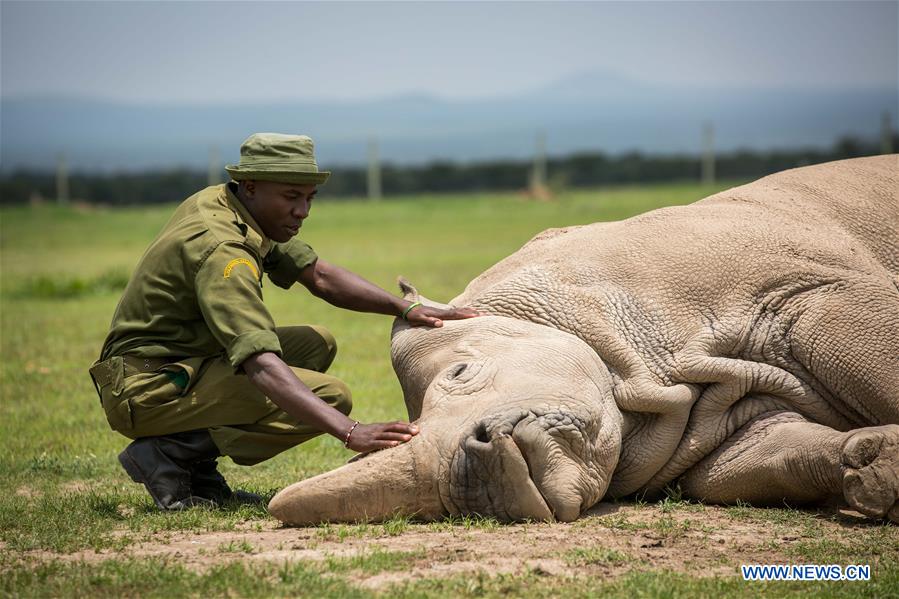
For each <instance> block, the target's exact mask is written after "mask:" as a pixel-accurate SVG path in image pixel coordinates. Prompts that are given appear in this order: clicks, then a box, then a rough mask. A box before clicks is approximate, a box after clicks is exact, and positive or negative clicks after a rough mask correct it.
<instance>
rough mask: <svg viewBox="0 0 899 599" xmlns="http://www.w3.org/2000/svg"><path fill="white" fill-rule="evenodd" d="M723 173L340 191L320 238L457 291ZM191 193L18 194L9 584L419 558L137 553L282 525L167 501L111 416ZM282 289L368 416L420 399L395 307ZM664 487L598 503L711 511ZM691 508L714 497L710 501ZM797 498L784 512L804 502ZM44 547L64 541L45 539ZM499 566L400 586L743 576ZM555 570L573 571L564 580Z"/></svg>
mask: <svg viewBox="0 0 899 599" xmlns="http://www.w3.org/2000/svg"><path fill="white" fill-rule="evenodd" d="M712 191H715V190H709V189H703V188H701V187H699V186H696V185H691V184H681V185H663V186H652V187H619V188H609V189H599V190H587V191H577V192H565V193H561V194H559V196H558V198H557V199H556V200H555V201H554V202H550V203H537V202H531V201H527V200H525V199H523V198H522V197H519V196H518V195H515V194H506V195H490V196H487V195H471V196H459V197H455V196H424V197H418V198H414V199H404V200H392V201H391V200H385V201H382V202H380V203H379V204H377V205H375V204H369V203H365V202H361V201H350V202H340V203H337V202H329V201H327V200H322V201H320V202H318V203H317V205H316V207H315V210H314V212H313V215H312V218H311V219H310V220H309V221H308V223H307V225H306V226H304V229H303V237H304V239H306V240H307V241H308V242H309V243H310V244H311V245H312V246H313V247H315V248H316V250H317V251H318V253H319V254H320V255H321V256H323V257H325V258H326V259H328V260H331V261H333V262H335V263H337V264H341V265H343V266H346V267H348V268H350V269H351V270H354V271H356V272H358V273H360V274H362V275H363V276H365V277H366V278H368V279H370V280H372V281H373V282H375V283H376V284H378V285H380V286H382V287H384V288H386V289H388V290H391V291H394V290H395V289H396V283H395V280H396V276H397V275H400V274H402V275H404V276H406V277H407V278H408V279H409V280H410V281H412V282H413V283H414V284H415V285H416V286H417V287H418V289H419V290H420V291H421V292H422V293H423V294H425V295H427V296H429V297H431V298H432V299H435V300H439V301H449V300H450V299H451V298H452V297H454V296H455V295H457V294H458V293H460V292H461V291H462V289H463V288H464V287H465V285H466V284H467V283H468V281H470V280H471V279H472V278H474V277H475V276H477V275H478V274H479V273H480V272H482V271H483V270H484V269H486V268H487V267H489V266H491V265H492V264H494V263H495V262H496V261H498V260H499V259H501V258H503V257H504V256H506V255H508V254H510V253H512V252H514V251H515V250H516V249H517V248H518V247H520V246H521V245H522V244H523V243H524V242H526V241H527V240H528V239H530V238H531V237H532V236H533V235H535V234H536V233H538V232H539V231H541V230H543V229H546V228H549V227H556V226H564V225H573V224H580V223H588V222H593V221H597V220H615V219H620V218H625V217H627V216H630V215H633V214H637V213H641V212H644V211H646V210H650V209H653V208H657V207H660V206H665V205H672V204H684V203H688V202H691V201H694V200H697V199H699V198H701V197H703V196H705V195H708V194H709V193H711V192H712ZM173 208H174V206H171V205H170V206H156V207H147V208H129V209H120V210H108V209H102V208H94V209H89V208H79V207H58V206H39V207H33V208H32V207H16V208H3V209H2V210H0V308H2V309H0V333H2V334H0V355H2V360H0V391H2V401H0V489H2V490H3V492H2V493H0V543H2V544H0V569H2V576H0V594H2V595H4V596H7V595H14V596H22V597H28V596H84V595H87V596H122V595H127V596H137V595H144V596H162V595H176V596H179V595H202V594H211V595H215V596H218V595H234V596H246V595H252V596H271V595H278V596H283V595H290V594H301V595H322V596H325V597H327V596H349V597H352V596H364V595H367V594H368V592H366V591H362V590H359V589H358V588H357V587H356V586H354V585H353V584H352V583H351V582H350V579H351V578H352V576H351V573H352V572H374V571H381V570H393V569H403V568H406V567H407V565H408V564H409V563H410V562H414V561H415V560H416V559H419V557H420V554H419V553H417V552H392V553H391V552H385V551H381V552H379V551H380V550H378V551H375V550H373V551H371V552H366V553H365V554H363V555H362V556H361V557H359V556H357V557H353V558H333V559H329V560H327V561H326V563H324V564H310V563H305V562H296V563H291V564H271V563H267V562H266V563H255V562H253V563H249V562H244V561H243V558H245V557H247V556H249V555H251V554H253V552H254V551H255V545H254V544H253V543H252V540H247V541H244V542H240V541H237V542H234V543H231V544H229V543H224V544H223V546H219V547H216V548H214V550H213V551H212V552H211V554H214V555H217V556H224V557H227V558H229V560H230V561H227V562H226V563H224V564H221V565H217V566H215V567H214V568H212V569H205V570H199V571H198V570H195V569H191V568H189V567H187V566H186V565H184V564H182V563H179V562H177V561H171V560H166V559H160V558H143V559H132V558H130V557H128V556H127V550H128V548H129V547H132V546H134V545H135V544H136V543H139V542H141V541H144V540H147V539H155V540H157V541H158V540H159V539H165V538H166V535H170V534H174V533H182V532H187V533H194V532H196V533H202V532H207V531H235V530H248V529H250V530H251V529H253V527H257V528H258V527H262V526H271V525H272V519H271V518H270V517H269V516H268V514H267V513H266V511H265V510H264V508H262V507H229V508H226V509H221V510H205V509H195V510H190V511H187V512H182V513H175V514H161V513H159V512H157V511H156V510H155V509H154V508H153V505H152V503H151V501H150V499H149V498H148V497H147V496H146V493H145V491H144V490H143V488H142V487H140V486H138V485H135V484H133V483H132V482H131V481H130V480H129V479H128V477H127V476H126V475H125V474H124V472H122V470H121V468H120V467H119V465H118V463H117V461H116V454H117V453H118V452H119V451H121V449H122V448H123V447H124V446H125V445H126V444H127V442H128V441H127V439H125V438H124V437H121V436H118V435H117V434H115V433H113V432H111V431H110V430H109V428H108V426H107V424H106V422H105V420H104V416H103V413H102V410H101V409H100V406H99V405H98V401H97V397H96V394H95V392H94V390H93V387H92V385H91V382H90V379H89V377H88V375H87V368H88V366H89V365H90V364H91V362H92V361H93V360H94V359H95V358H96V356H97V354H98V352H99V350H100V347H101V345H102V343H103V339H104V337H105V335H106V332H107V327H108V324H109V320H110V317H111V315H112V312H113V309H114V307H115V304H116V302H117V300H118V296H119V293H120V291H121V288H122V286H123V285H124V284H125V282H126V281H127V276H128V274H129V273H130V272H131V270H132V269H133V267H134V265H135V264H136V262H137V260H138V259H139V257H140V255H141V253H142V252H143V250H144V249H145V247H146V245H147V244H148V243H149V242H150V241H151V240H152V238H153V237H154V235H155V234H156V232H157V231H158V230H159V229H160V228H161V227H162V226H163V224H164V223H165V221H166V220H167V219H168V218H169V216H170V214H171V212H172V210H173ZM265 293H266V303H267V304H268V306H269V308H270V309H271V312H272V314H273V315H274V317H275V320H276V322H278V323H279V324H291V323H302V322H312V323H321V324H324V325H325V326H327V327H329V328H330V329H331V331H332V332H333V333H334V334H335V336H336V337H337V339H338V341H339V343H340V350H339V352H338V357H337V360H336V362H335V364H334V366H333V367H332V373H333V374H335V375H336V376H338V377H340V378H342V379H343V380H345V381H346V382H347V383H348V384H349V386H350V387H351V388H352V389H353V393H354V397H355V399H356V401H355V404H356V411H355V412H354V416H355V417H356V418H358V419H360V420H363V421H375V420H387V419H395V418H403V417H405V413H404V408H403V402H402V396H401V392H400V388H399V384H398V383H397V381H396V378H395V375H394V374H393V371H392V368H391V366H390V362H389V345H388V341H387V335H388V331H389V327H390V319H387V318H384V317H382V316H375V315H364V314H356V313H351V312H346V311H340V310H337V309H334V308H332V307H330V306H328V305H327V304H324V303H323V302H321V301H319V300H316V299H315V298H313V297H311V296H310V295H309V294H308V293H305V291H304V290H302V289H294V290H290V291H284V290H281V289H278V288H276V287H275V286H274V285H267V286H266V288H265ZM349 456H350V454H349V452H347V451H346V450H345V449H344V448H343V447H342V445H341V443H340V442H339V441H338V440H336V439H332V438H321V437H320V438H317V439H315V440H313V441H310V442H308V443H306V444H304V445H303V446H302V447H300V448H296V449H294V450H291V451H287V452H285V453H284V454H282V455H280V456H278V457H276V458H274V459H272V460H269V461H268V462H265V463H263V464H260V465H258V466H254V467H252V468H241V467H238V466H235V465H234V464H231V463H230V462H229V461H227V460H223V463H222V465H221V468H222V471H223V473H224V474H225V476H226V477H227V478H228V480H229V482H230V483H231V484H232V486H234V487H240V488H245V489H247V490H250V491H254V492H257V493H261V494H263V495H268V496H271V495H272V494H273V493H274V492H276V491H277V490H278V489H280V488H283V487H284V486H286V485H289V484H291V483H293V482H295V481H296V480H299V479H302V478H306V477H309V476H312V475H315V474H318V473H320V472H323V471H326V470H329V469H332V468H334V467H337V466H339V465H341V464H342V463H343V462H345V460H346V459H347V458H348V457H349ZM659 506H660V509H661V511H662V514H661V517H660V518H659V519H658V521H657V522H654V523H651V524H646V523H637V522H632V521H629V520H628V519H627V518H626V517H623V516H616V515H612V516H604V517H599V518H590V519H588V521H589V522H590V523H591V525H593V524H595V525H597V526H602V527H607V528H612V529H614V530H619V531H622V533H627V532H628V531H634V530H642V529H645V528H647V527H648V528H651V529H652V530H653V531H654V532H655V533H657V534H659V535H661V536H664V537H666V538H676V537H678V536H679V535H682V534H684V532H686V531H687V530H693V529H696V528H697V526H698V525H697V524H696V523H697V522H699V521H700V520H701V510H702V509H703V506H701V505H700V504H695V503H691V502H689V501H686V500H684V499H683V498H682V497H680V496H679V494H678V491H677V490H676V489H675V490H671V491H670V492H669V493H668V494H667V495H666V497H665V498H664V499H663V500H662V503H660V504H659ZM693 511H696V512H698V513H696V514H695V517H694V514H693V513H692V512H693ZM762 511H763V510H753V509H752V508H749V507H748V506H738V507H736V508H733V513H732V516H733V517H734V518H761V516H759V515H757V514H758V513H759V512H762ZM677 512H691V514H690V515H691V520H683V519H682V518H675V517H674V516H675V515H677V514H676V513H677ZM782 512H783V513H781V514H780V515H778V516H776V517H779V518H784V519H790V518H792V517H794V516H793V515H791V513H789V512H787V511H782ZM773 513H775V514H776V513H777V512H773ZM771 524H772V525H776V524H777V523H776V522H771ZM414 526H416V530H417V531H419V532H421V531H422V530H425V531H431V532H434V533H440V532H452V533H453V534H456V533H457V532H458V533H460V534H468V533H470V532H473V531H477V532H484V533H492V532H494V531H497V530H500V529H501V527H502V525H500V524H499V523H498V522H496V521H495V520H493V519H490V518H478V517H473V516H463V517H457V518H447V519H446V520H444V521H441V522H435V523H431V524H428V525H426V526H425V527H420V526H418V525H414ZM412 527H413V523H412V522H410V520H409V519H408V518H393V519H391V520H389V521H387V522H384V523H381V524H358V525H339V526H337V525H325V526H322V527H320V528H319V529H318V530H317V533H316V537H317V538H318V539H319V540H320V541H322V542H325V541H328V542H330V541H335V540H336V541H342V540H346V539H357V538H371V539H375V538H377V539H389V538H392V537H400V538H401V537H402V536H403V535H405V534H407V533H408V532H409V530H410V528H412ZM872 534H873V533H872ZM883 535H884V536H883V537H882V538H880V542H881V543H888V542H894V541H895V538H896V537H895V535H892V534H891V533H890V532H889V531H888V532H886V533H883ZM865 539H866V540H864V541H863V542H859V543H856V544H849V545H846V546H845V547H844V546H840V547H835V546H829V545H826V544H823V543H818V544H815V540H814V539H813V538H809V539H805V540H806V541H807V543H806V544H805V545H801V546H799V548H798V549H797V551H798V552H799V553H798V554H797V555H798V556H799V557H803V558H808V559H812V558H815V559H818V558H821V559H824V557H828V556H833V557H834V558H838V557H840V556H849V555H851V554H852V552H854V551H857V552H869V553H868V554H869V555H875V554H876V551H877V550H878V549H877V546H876V542H875V541H876V540H877V539H876V538H873V537H872V538H870V539H869V538H868V536H866V537H865ZM244 543H245V544H244ZM82 550H94V551H105V552H113V553H112V554H111V555H112V557H111V558H110V559H105V560H103V561H95V562H82V561H78V560H76V561H70V560H62V559H56V557H57V556H62V557H64V556H65V555H66V554H71V553H74V552H78V551H82ZM584 551H585V552H584V553H583V554H582V555H577V556H574V555H572V556H569V557H568V558H567V559H573V560H587V561H589V560H600V561H602V560H606V561H609V560H613V561H614V560H616V559H618V556H616V555H613V554H611V553H602V552H601V551H599V550H595V551H593V550H588V549H585V550H584ZM591 551H592V552H591ZM40 552H51V553H52V555H50V556H49V557H48V556H44V557H35V556H36V555H40ZM117 552H124V553H122V554H121V555H117ZM104 555H107V554H104ZM889 555H891V556H894V555H895V553H890V554H889ZM354 560H355V561H354ZM888 573H889V575H888V576H886V582H884V580H879V581H877V584H887V583H889V581H890V580H891V581H892V582H891V583H890V584H893V585H894V587H891V588H895V585H896V584H897V583H896V576H897V575H896V568H895V567H893V568H892V569H888ZM493 574H495V573H490V575H485V576H473V577H472V576H456V577H454V576H449V577H447V578H445V579H435V580H422V581H415V582H411V583H409V584H402V585H399V586H396V587H393V588H392V589H391V591H390V592H391V593H392V594H394V595H397V596H401V597H402V596H415V597H419V596H422V597H428V596H446V595H455V594H460V595H462V596H481V595H483V596H497V595H502V594H504V593H506V592H509V593H513V594H524V593H525V592H527V593H528V594H531V591H533V594H534V596H557V595H559V594H569V591H570V592H571V594H572V596H588V595H590V594H591V593H594V592H599V591H600V590H601V591H602V592H609V593H611V594H613V595H614V594H615V593H618V594H625V591H628V589H629V590H630V591H631V592H632V591H634V589H635V588H637V589H644V590H645V591H646V593H644V595H643V596H672V593H668V594H667V595H666V594H665V593H664V592H663V591H664V590H665V589H668V590H669V591H670V590H672V589H673V590H674V593H673V595H678V594H690V593H691V592H693V591H696V592H697V593H699V594H703V593H705V594H709V595H711V594H715V593H716V592H717V591H719V590H722V589H723V591H724V593H725V594H731V592H730V591H733V590H734V588H735V587H734V586H732V585H731V586H728V585H730V583H729V582H721V581H705V580H694V579H691V578H689V577H681V576H678V575H673V574H666V573H665V572H661V571H653V572H648V573H634V574H631V575H628V577H625V579H622V580H620V581H616V582H612V583H607V582H602V581H596V580H586V581H583V580H582V581H580V582H578V581H575V582H571V583H569V582H560V581H558V580H556V581H555V583H552V581H549V580H545V578H541V576H540V575H539V574H538V573H530V574H523V575H521V576H518V577H507V576H505V575H493ZM890 576H892V578H889V577H890ZM553 584H562V585H563V586H561V587H558V588H556V589H555V590H553V589H554V587H553ZM722 585H723V586H722ZM872 587H873V585H872ZM786 588H788V587H787V586H780V587H777V589H786ZM868 588H871V587H868ZM877 588H881V590H882V588H887V587H877ZM654 589H655V590H654ZM641 592H642V591H641ZM865 592H867V591H865ZM653 593H657V594H653ZM738 594H739V593H738ZM637 596H640V594H639V593H637Z"/></svg>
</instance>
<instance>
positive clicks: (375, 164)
mask: <svg viewBox="0 0 899 599" xmlns="http://www.w3.org/2000/svg"><path fill="white" fill-rule="evenodd" d="M368 199H369V200H371V201H374V202H377V201H378V200H380V199H381V162H380V159H379V158H378V140H377V139H375V138H371V139H370V140H369V142H368Z"/></svg>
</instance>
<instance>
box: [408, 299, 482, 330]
mask: <svg viewBox="0 0 899 599" xmlns="http://www.w3.org/2000/svg"><path fill="white" fill-rule="evenodd" d="M476 316H480V314H478V313H477V312H476V311H474V310H472V309H471V308H449V309H443V308H432V307H431V306H425V305H421V304H419V305H418V306H415V307H414V308H412V309H411V310H409V312H408V313H407V314H406V321H407V322H408V323H409V324H411V325H412V326H414V327H417V326H428V327H442V326H443V321H444V320H462V319H463V318H474V317H476Z"/></svg>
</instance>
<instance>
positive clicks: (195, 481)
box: [190, 460, 265, 505]
mask: <svg viewBox="0 0 899 599" xmlns="http://www.w3.org/2000/svg"><path fill="white" fill-rule="evenodd" d="M190 484H191V488H192V489H193V492H194V495H197V496H198V497H202V498H204V499H209V500H211V501H214V502H215V503H217V504H219V505H222V504H223V503H226V502H229V501H230V502H234V503H247V504H261V503H264V501H265V500H264V499H263V498H262V497H261V496H260V495H256V494H255V493H249V492H247V491H241V490H239V489H238V490H237V491H232V490H231V487H229V486H228V483H227V482H226V481H225V477H224V476H222V474H221V472H219V471H218V468H217V467H216V463H215V460H203V461H201V462H197V463H195V464H194V465H193V467H192V468H191V472H190Z"/></svg>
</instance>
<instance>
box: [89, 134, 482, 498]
mask: <svg viewBox="0 0 899 599" xmlns="http://www.w3.org/2000/svg"><path fill="white" fill-rule="evenodd" d="M240 153H241V156H240V163H239V164H238V165H236V166H228V167H226V169H227V170H228V172H229V174H230V175H231V178H232V181H231V182H229V183H227V184H224V185H217V186H213V187H208V188H206V189H204V190H202V191H200V192H198V193H196V194H194V195H193V196H191V197H190V198H188V199H187V200H185V201H184V203H182V204H181V205H180V206H179V207H178V208H177V210H176V211H175V214H174V215H173V216H172V218H171V220H170V221H169V222H168V224H166V226H165V227H164V228H163V230H162V232H161V233H160V234H159V235H158V236H157V237H156V239H155V240H154V241H153V243H151V244H150V247H149V248H148V249H147V251H146V252H145V253H144V256H143V257H142V258H141V260H140V262H139V263H138V265H137V267H136V268H135V270H134V273H133V274H132V276H131V280H130V281H129V283H128V285H127V287H126V288H125V291H124V293H123V295H122V298H121V300H120V301H119V304H118V306H117V307H116V310H115V314H114V315H113V319H112V324H111V327H110V332H109V334H108V336H107V338H106V341H105V343H104V345H103V349H102V351H101V356H100V359H99V360H98V361H97V362H96V363H95V364H94V365H93V366H92V367H91V369H90V372H91V376H92V378H93V380H94V384H95V386H96V388H97V391H98V393H99V395H100V401H101V403H102V406H103V409H104V411H105V412H106V417H107V420H108V421H109V424H110V426H111V427H112V428H113V430H116V431H118V432H120V433H122V434H123V435H125V436H126V437H129V438H131V439H134V441H133V442H132V443H131V444H130V445H129V446H128V447H127V448H126V449H125V450H124V451H122V453H121V454H119V461H120V462H121V463H122V466H123V467H124V468H125V471H126V472H127V473H128V475H129V476H130V477H131V478H132V480H134V481H135V482H138V483H142V484H143V485H144V486H145V487H146V488H147V491H148V492H149V493H150V495H151V496H152V498H153V501H154V502H155V503H156V505H157V506H158V507H159V508H160V509H164V510H180V509H183V508H185V507H189V506H193V505H214V504H221V503H223V502H226V501H229V500H236V501H240V502H259V501H261V498H260V497H259V496H257V495H253V494H251V493H246V492H242V491H235V492H232V490H231V489H230V488H229V486H228V484H227V483H226V482H225V479H224V478H223V477H222V475H221V474H220V473H219V472H218V469H217V467H216V458H218V457H219V456H223V455H225V456H229V457H231V459H232V460H234V462H236V463H238V464H243V465H251V464H256V463H258V462H261V461H263V460H267V459H268V458H271V457H273V456H275V455H277V454H279V453H280V452H282V451H284V450H285V449H289V448H290V447H293V446H294V445H298V444H300V443H302V442H304V441H307V440H308V439H311V438H312V437H315V436H316V435H319V434H321V433H322V432H326V433H329V434H331V435H333V436H335V437H336V438H338V439H340V441H341V442H343V443H344V444H345V445H346V447H349V448H351V449H353V450H356V451H369V450H374V449H382V448H386V447H391V446H394V445H397V444H399V443H403V442H405V441H408V440H409V439H411V438H412V436H413V435H415V434H416V433H417V432H418V431H417V430H416V428H415V427H414V426H413V425H410V424H408V423H405V422H391V423H376V424H362V423H359V422H356V421H354V420H351V419H350V418H349V417H348V416H349V413H350V409H351V407H352V401H351V398H350V391H349V389H348V388H347V386H346V385H345V384H344V383H343V382H342V381H340V380H338V379H336V378H334V377H332V376H329V375H328V374H325V372H326V371H327V369H328V367H329V366H330V365H331V362H332V361H333V360H334V356H335V353H336V351H337V345H336V342H335V340H334V337H333V336H332V335H331V334H330V333H329V332H328V331H327V329H325V328H323V327H320V326H314V325H307V326H289V327H276V326H275V324H274V321H273V320H272V317H271V315H270V314H269V312H268V309H267V308H266V307H265V305H264V304H263V302H262V275H263V273H264V274H267V275H268V278H269V280H270V281H271V282H272V283H274V284H275V285H278V286H279V287H283V288H285V289H286V288H289V287H291V286H292V285H293V284H294V283H295V282H300V283H302V284H303V285H304V286H305V287H306V288H307V289H309V291H310V292H312V293H313V294H314V295H316V296H317V297H320V298H322V299H324V300H325V301H327V302H329V303H331V304H333V305H335V306H338V307H342V308H347V309H351V310H357V311H364V312H374V313H379V314H387V315H393V316H402V317H403V318H406V319H407V320H409V321H410V322H411V323H412V324H415V325H425V326H442V320H443V319H457V318H468V317H471V316H474V315H475V314H474V313H473V312H471V311H470V310H439V309H435V308H430V307H426V306H422V305H420V304H418V303H410V302H408V301H405V300H403V299H400V298H397V297H395V296H393V295H391V294H389V293H387V292H386V291H384V290H383V289H381V288H380V287H377V286H376V285H373V284H372V283H369V282H368V281H366V280H364V279H362V278H361V277H359V276H357V275H355V274H353V273H351V272H349V271H347V270H345V269H343V268H340V267H338V266H336V265H333V264H329V263H327V262H325V261H324V260H322V259H320V258H319V257H318V256H317V255H316V254H315V252H314V251H313V250H312V248H311V247H309V246H308V245H307V244H305V243H303V242H302V241H300V240H299V239H298V238H296V237H295V236H296V235H297V233H298V232H299V229H300V227H301V225H302V223H303V221H304V220H305V219H306V218H307V217H308V216H309V210H310V207H311V203H312V199H313V197H314V196H315V193H316V188H317V187H316V186H317V185H320V184H323V183H324V182H325V181H326V180H327V179H328V176H329V175H330V173H329V172H327V171H319V170H318V166H317V164H316V161H315V157H314V154H313V144H312V140H311V139H309V138H308V137H305V136H299V135H279V134H273V133H268V134H256V135H253V136H251V137H250V138H249V139H247V141H246V142H244V144H243V145H242V146H241V151H240Z"/></svg>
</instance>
